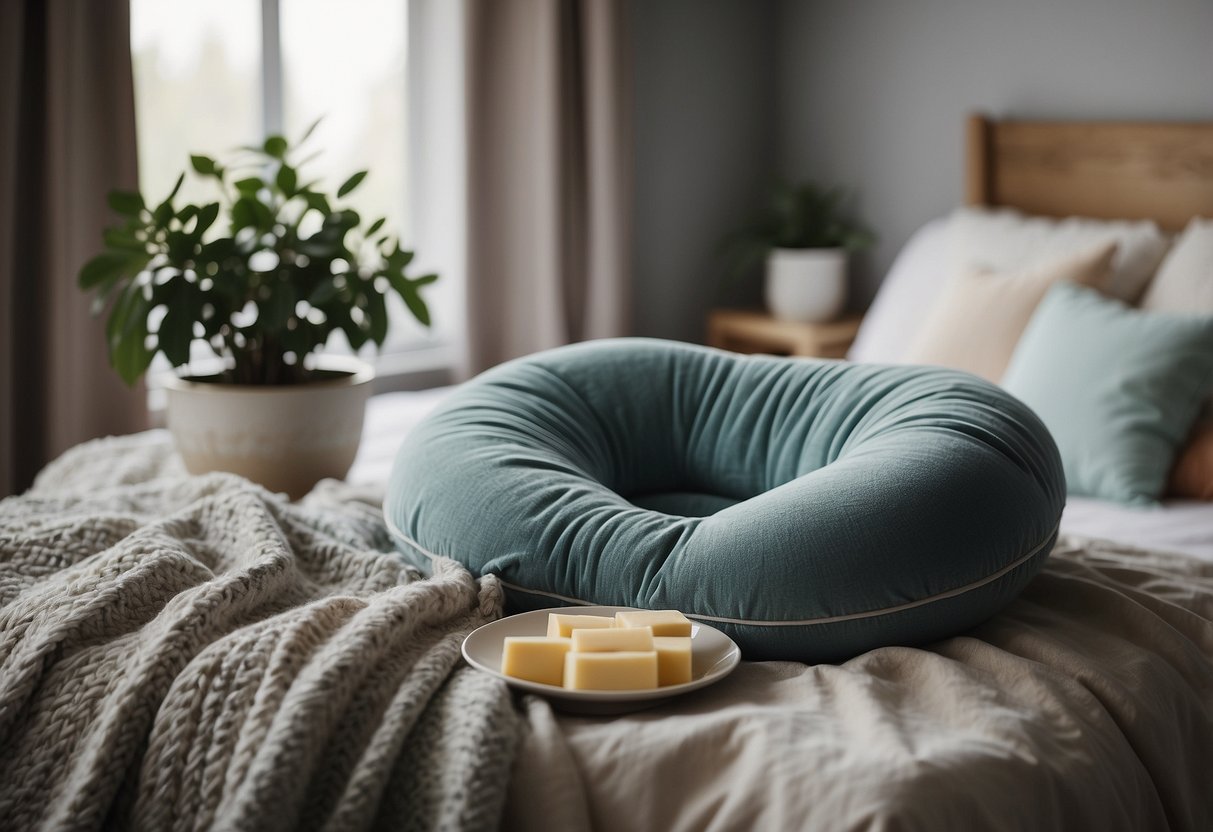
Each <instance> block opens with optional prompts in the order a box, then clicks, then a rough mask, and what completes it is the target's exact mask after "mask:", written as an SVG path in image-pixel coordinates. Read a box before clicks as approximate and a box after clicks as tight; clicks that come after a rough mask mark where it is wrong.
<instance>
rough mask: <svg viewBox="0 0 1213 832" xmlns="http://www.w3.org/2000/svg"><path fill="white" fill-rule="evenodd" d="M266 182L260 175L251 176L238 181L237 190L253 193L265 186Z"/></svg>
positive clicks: (243, 192)
mask: <svg viewBox="0 0 1213 832" xmlns="http://www.w3.org/2000/svg"><path fill="white" fill-rule="evenodd" d="M264 185H265V183H264V182H263V181H261V179H260V178H259V177H256V176H249V177H247V178H245V179H241V180H239V181H237V182H236V186H235V187H236V190H237V191H239V192H240V193H242V194H248V195H252V194H255V193H257V191H259V190H261V188H262V187H264Z"/></svg>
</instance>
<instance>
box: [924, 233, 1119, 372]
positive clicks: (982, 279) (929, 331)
mask: <svg viewBox="0 0 1213 832" xmlns="http://www.w3.org/2000/svg"><path fill="white" fill-rule="evenodd" d="M1115 256H1116V243H1102V244H1100V245H1098V246H1096V247H1095V248H1091V249H1087V250H1086V251H1085V252H1082V253H1079V254H1072V255H1068V256H1066V257H1063V258H1061V259H1059V260H1054V261H1052V262H1049V263H1046V264H1044V265H1042V266H1038V267H1035V268H1031V269H1027V270H1024V271H1019V272H1009V273H1007V272H1001V273H1000V272H990V271H984V270H971V271H968V272H963V273H961V274H960V275H958V276H957V277H955V278H953V280H952V281H951V282H950V283H949V284H948V286H947V288H946V289H945V290H944V291H943V293H942V294H941V295H940V297H939V299H938V300H937V301H936V302H935V305H934V306H933V307H932V308H931V311H930V312H929V313H928V315H927V319H926V321H925V322H924V323H923V327H922V331H921V332H920V333H919V334H918V337H917V338H916V339H915V340H914V341H913V343H912V344H911V345H910V349H909V350H908V352H907V353H906V361H908V362H909V363H911V364H938V365H940V366H943V367H954V368H955V369H958V370H967V371H968V372H970V373H973V374H975V375H979V376H981V377H982V378H985V379H988V380H990V381H993V382H997V381H999V380H1001V379H1002V375H1003V372H1005V371H1006V369H1007V364H1009V363H1010V361H1011V354H1012V353H1013V352H1014V351H1015V345H1016V344H1017V343H1019V336H1020V335H1022V334H1023V331H1024V329H1025V328H1026V327H1027V325H1028V321H1029V320H1031V318H1032V313H1033V312H1035V311H1036V307H1037V305H1039V303H1040V301H1041V300H1042V299H1043V298H1044V296H1045V294H1046V293H1047V292H1048V291H1049V289H1050V288H1052V286H1053V285H1054V284H1056V283H1060V282H1062V281H1065V280H1068V281H1071V282H1074V283H1080V284H1082V285H1084V286H1091V287H1095V288H1099V287H1101V285H1102V284H1103V282H1104V281H1105V280H1106V279H1107V277H1108V272H1109V269H1110V268H1111V265H1112V259H1113V258H1114V257H1115Z"/></svg>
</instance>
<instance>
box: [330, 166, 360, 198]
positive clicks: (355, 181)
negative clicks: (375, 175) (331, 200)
mask: <svg viewBox="0 0 1213 832" xmlns="http://www.w3.org/2000/svg"><path fill="white" fill-rule="evenodd" d="M363 179H366V171H364V170H360V171H358V172H357V173H355V174H354V175H353V176H351V177H350V178H349V179H347V180H345V181H344V182H343V183H341V187H340V188H338V189H337V196H338V197H343V196H345V195H346V194H348V193H349V192H350V191H352V190H354V188H357V187H358V186H359V185H360V184H362V180H363Z"/></svg>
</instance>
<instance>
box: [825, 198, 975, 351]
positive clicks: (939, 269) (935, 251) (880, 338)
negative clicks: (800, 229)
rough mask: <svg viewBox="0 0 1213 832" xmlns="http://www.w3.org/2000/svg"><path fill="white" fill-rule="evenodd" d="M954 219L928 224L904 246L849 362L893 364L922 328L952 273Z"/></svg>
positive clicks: (864, 317) (875, 302)
mask: <svg viewBox="0 0 1213 832" xmlns="http://www.w3.org/2000/svg"><path fill="white" fill-rule="evenodd" d="M952 220H953V217H952V216H947V217H941V218H939V219H934V220H931V221H930V222H929V223H927V224H926V225H924V226H923V227H922V228H920V229H918V231H916V232H914V235H913V236H912V237H910V239H909V241H908V242H907V243H906V244H905V245H904V246H903V247H902V249H901V251H900V252H899V253H898V255H897V259H896V260H894V261H893V265H892V266H891V267H890V268H889V273H888V275H887V276H886V277H885V279H884V282H883V283H881V284H880V291H878V292H877V293H876V297H875V298H874V299H873V300H872V305H871V306H870V307H869V308H868V311H867V314H865V315H864V316H863V323H861V324H860V325H859V332H858V333H857V334H856V335H855V343H854V344H852V345H851V349H850V351H849V352H848V353H847V358H849V359H850V360H851V361H867V362H874V363H878V364H893V363H896V362H898V361H901V360H902V356H903V355H904V354H905V352H906V348H907V347H908V346H909V345H910V343H911V342H912V341H913V340H914V338H915V337H916V336H917V335H918V332H919V330H921V329H922V324H923V322H925V321H926V318H927V313H928V312H929V311H930V309H931V307H932V306H933V305H934V303H935V299H936V298H937V297H938V296H939V294H940V292H941V291H943V288H944V287H945V286H946V285H947V284H948V280H949V278H950V277H951V274H950V272H949V269H948V264H949V262H950V258H951V255H952V250H953V243H952V226H953V222H952Z"/></svg>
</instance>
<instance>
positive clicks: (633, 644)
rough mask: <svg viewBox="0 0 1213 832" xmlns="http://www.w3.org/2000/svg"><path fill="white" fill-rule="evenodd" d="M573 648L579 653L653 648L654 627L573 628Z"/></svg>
mask: <svg viewBox="0 0 1213 832" xmlns="http://www.w3.org/2000/svg"><path fill="white" fill-rule="evenodd" d="M573 649H574V650H576V651H577V652H579V653H620V652H629V651H630V652H635V651H637V650H640V651H644V650H652V649H653V628H652V627H631V628H629V629H621V628H619V627H612V628H610V629H609V630H605V629H598V630H580V629H578V630H573Z"/></svg>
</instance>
